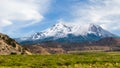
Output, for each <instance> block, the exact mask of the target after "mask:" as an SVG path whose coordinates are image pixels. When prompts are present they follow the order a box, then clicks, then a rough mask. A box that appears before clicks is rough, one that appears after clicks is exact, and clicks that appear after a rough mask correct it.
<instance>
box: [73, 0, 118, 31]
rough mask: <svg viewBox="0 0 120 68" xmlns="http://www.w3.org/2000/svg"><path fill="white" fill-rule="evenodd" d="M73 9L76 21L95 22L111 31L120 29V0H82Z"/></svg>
mask: <svg viewBox="0 0 120 68" xmlns="http://www.w3.org/2000/svg"><path fill="white" fill-rule="evenodd" d="M71 9H72V11H71V14H72V15H73V16H74V21H75V22H78V23H95V24H99V25H101V26H102V27H103V28H105V29H109V30H111V31H112V30H118V29H120V23H119V22H120V19H119V18H120V0H85V1H81V0H80V1H79V2H77V4H76V5H73V6H72V8H71ZM111 27H112V28H111Z"/></svg>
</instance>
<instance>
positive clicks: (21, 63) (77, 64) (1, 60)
mask: <svg viewBox="0 0 120 68" xmlns="http://www.w3.org/2000/svg"><path fill="white" fill-rule="evenodd" d="M0 68H120V53H119V52H81V53H78V54H59V55H57V54H55V55H1V56H0Z"/></svg>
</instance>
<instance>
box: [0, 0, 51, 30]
mask: <svg viewBox="0 0 120 68" xmlns="http://www.w3.org/2000/svg"><path fill="white" fill-rule="evenodd" d="M49 1H50V0H39V1H37V0H0V24H1V25H3V26H8V25H13V26H14V25H15V24H18V23H17V22H16V21H20V22H22V24H21V25H19V26H23V24H24V25H27V26H29V25H32V24H35V23H37V22H36V21H41V20H42V19H43V18H44V16H43V14H44V12H46V11H47V9H46V8H47V7H48V5H49ZM26 21H32V22H28V23H25V22H26ZM3 26H0V28H1V27H3Z"/></svg>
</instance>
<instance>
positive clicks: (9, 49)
mask: <svg viewBox="0 0 120 68" xmlns="http://www.w3.org/2000/svg"><path fill="white" fill-rule="evenodd" d="M9 54H31V53H30V52H29V51H27V49H26V48H24V47H22V46H20V45H19V44H18V43H17V42H16V41H15V40H13V39H11V38H9V37H8V36H7V35H4V34H2V33H0V55H9Z"/></svg>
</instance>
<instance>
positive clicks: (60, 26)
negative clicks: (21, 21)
mask: <svg viewBox="0 0 120 68" xmlns="http://www.w3.org/2000/svg"><path fill="white" fill-rule="evenodd" d="M105 37H116V35H114V34H112V33H111V32H109V31H107V30H104V29H103V28H102V27H100V26H98V25H95V24H87V25H77V24H66V23H57V24H55V25H53V26H52V27H50V28H48V29H46V30H44V31H41V32H37V33H35V34H33V35H31V37H24V38H18V39H16V41H18V42H19V43H25V42H26V43H28V42H33V43H39V42H44V41H58V42H86V41H96V40H99V39H101V38H105Z"/></svg>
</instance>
